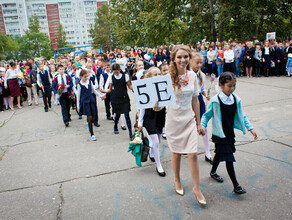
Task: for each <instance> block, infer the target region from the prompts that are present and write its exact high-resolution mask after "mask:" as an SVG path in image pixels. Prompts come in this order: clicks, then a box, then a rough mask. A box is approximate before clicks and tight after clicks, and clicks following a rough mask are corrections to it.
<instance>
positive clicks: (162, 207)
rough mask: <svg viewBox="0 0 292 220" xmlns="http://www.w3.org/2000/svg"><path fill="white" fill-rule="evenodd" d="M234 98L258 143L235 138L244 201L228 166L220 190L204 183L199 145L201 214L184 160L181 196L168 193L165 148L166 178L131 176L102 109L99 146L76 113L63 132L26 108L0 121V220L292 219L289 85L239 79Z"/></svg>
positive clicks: (122, 137)
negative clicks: (238, 99)
mask: <svg viewBox="0 0 292 220" xmlns="http://www.w3.org/2000/svg"><path fill="white" fill-rule="evenodd" d="M207 80H208V79H207ZM206 85H207V86H208V85H209V82H208V81H207V83H206ZM235 92H236V93H237V94H238V95H239V96H240V97H241V99H242V103H243V107H244V111H245V113H246V115H247V116H248V118H249V120H250V121H251V123H252V124H253V126H254V128H255V131H256V132H257V133H258V136H259V140H258V141H253V139H252V135H251V134H247V135H245V136H244V135H243V134H242V133H241V132H236V134H237V138H236V140H237V142H236V147H237V151H236V153H235V158H236V160H237V162H236V167H235V169H236V173H237V177H238V180H239V183H240V184H241V185H242V186H243V187H244V188H245V189H246V190H247V194H245V195H241V196H237V195H233V194H232V193H231V192H232V190H233V188H232V184H231V181H230V180H229V177H228V175H227V172H226V169H225V164H220V165H219V170H218V174H220V175H222V177H223V178H225V182H224V183H222V184H219V183H217V182H215V181H214V180H213V179H211V178H210V176H209V172H210V169H211V165H210V164H208V163H207V162H205V161H204V148H203V143H202V139H201V138H199V140H200V141H199V164H200V181H201V188H202V192H203V194H204V196H205V197H206V199H207V203H208V205H207V206H206V207H200V206H199V205H198V203H197V201H196V199H195V196H194V194H193V193H192V183H191V177H190V173H189V168H188V160H187V157H186V156H183V159H182V164H181V178H182V181H183V186H184V189H185V195H184V196H183V197H182V196H179V195H177V194H176V193H175V191H174V182H173V179H174V176H173V172H172V168H171V153H170V151H169V148H168V147H167V143H166V141H165V140H164V141H163V143H162V145H161V148H160V149H161V158H162V165H163V167H164V169H165V171H166V174H167V175H166V177H164V178H162V177H159V176H158V175H157V173H156V171H155V164H154V163H152V162H150V161H149V160H148V161H147V162H146V163H144V164H143V166H142V167H141V168H139V167H137V166H136V164H135V161H134V157H133V156H132V155H131V154H130V153H128V152H127V149H128V143H129V138H128V132H127V131H122V130H121V129H120V134H119V135H114V134H113V122H112V121H108V120H106V117H105V109H104V104H103V103H102V102H101V101H99V103H98V106H99V117H100V124H101V127H99V128H96V127H95V128H94V132H95V135H96V137H97V141H96V142H93V141H91V140H90V136H89V133H88V129H87V125H86V120H85V118H83V119H82V120H78V117H77V114H76V113H75V112H74V111H71V112H73V113H72V122H71V123H70V126H69V127H68V128H65V126H64V124H63V122H62V119H61V110H60V106H56V107H54V109H51V111H49V112H48V113H45V112H44V110H43V105H42V104H39V105H38V106H31V107H28V106H26V103H24V107H23V108H22V109H21V110H15V111H14V112H12V111H5V112H0V147H1V149H0V150H1V152H0V159H1V160H0V219H9V220H12V219H16V220H17V219H29V220H31V219H66V220H72V219H87V220H88V219H114V220H117V219H292V209H291V207H292V188H291V185H292V135H291V134H292V79H291V78H287V77H269V78H263V77H261V78H252V79H247V78H239V79H238V81H237V88H236V91H235ZM130 94H131V98H132V99H131V100H132V112H131V118H132V122H133V119H134V115H135V113H136V106H135V103H134V96H133V94H132V93H131V92H130ZM214 94H215V91H214V90H213V95H214ZM39 103H42V101H41V100H39ZM209 129H211V123H209ZM209 133H211V132H209ZM211 145H212V149H213V144H211ZM212 155H213V152H212Z"/></svg>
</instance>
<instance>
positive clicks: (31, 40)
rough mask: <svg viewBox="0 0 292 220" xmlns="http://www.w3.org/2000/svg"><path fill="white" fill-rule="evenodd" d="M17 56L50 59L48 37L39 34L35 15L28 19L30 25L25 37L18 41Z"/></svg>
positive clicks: (49, 41) (51, 51)
mask: <svg viewBox="0 0 292 220" xmlns="http://www.w3.org/2000/svg"><path fill="white" fill-rule="evenodd" d="M19 43H20V51H19V56H20V57H21V58H22V59H23V58H31V57H39V56H43V57H46V58H51V57H52V56H53V50H52V45H51V40H50V39H49V37H48V36H47V35H46V34H44V33H42V32H40V25H39V20H38V17H37V16H36V15H33V16H32V17H31V18H30V24H29V27H28V30H27V31H26V33H25V35H23V36H22V37H21V38H20V39H19Z"/></svg>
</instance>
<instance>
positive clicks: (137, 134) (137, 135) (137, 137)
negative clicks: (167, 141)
mask: <svg viewBox="0 0 292 220" xmlns="http://www.w3.org/2000/svg"><path fill="white" fill-rule="evenodd" d="M142 136H143V135H142V132H141V130H138V131H136V132H135V133H134V135H133V137H134V140H133V141H132V143H137V144H141V143H142V142H143V141H142V138H143V137H142Z"/></svg>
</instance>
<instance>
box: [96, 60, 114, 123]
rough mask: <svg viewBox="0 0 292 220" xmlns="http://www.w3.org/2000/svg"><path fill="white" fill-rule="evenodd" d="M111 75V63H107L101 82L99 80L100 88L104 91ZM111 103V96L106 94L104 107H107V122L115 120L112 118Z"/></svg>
mask: <svg viewBox="0 0 292 220" xmlns="http://www.w3.org/2000/svg"><path fill="white" fill-rule="evenodd" d="M110 74H111V64H110V62H106V63H105V70H104V71H103V72H102V74H101V75H100V80H99V88H100V89H104V87H105V84H106V82H107V79H108V77H109V76H110ZM110 101H111V97H110V94H109V93H108V94H106V99H105V100H104V105H105V111H106V118H107V120H113V117H112V116H111V111H110V110H111V107H110Z"/></svg>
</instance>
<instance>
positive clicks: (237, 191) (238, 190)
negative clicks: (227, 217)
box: [233, 186, 246, 195]
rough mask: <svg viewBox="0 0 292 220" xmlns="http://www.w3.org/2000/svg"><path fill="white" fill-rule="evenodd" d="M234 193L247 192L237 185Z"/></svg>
mask: <svg viewBox="0 0 292 220" xmlns="http://www.w3.org/2000/svg"><path fill="white" fill-rule="evenodd" d="M233 193H236V194H239V195H240V194H245V193H246V191H245V189H244V188H242V187H241V186H237V187H235V188H234V190H233Z"/></svg>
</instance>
